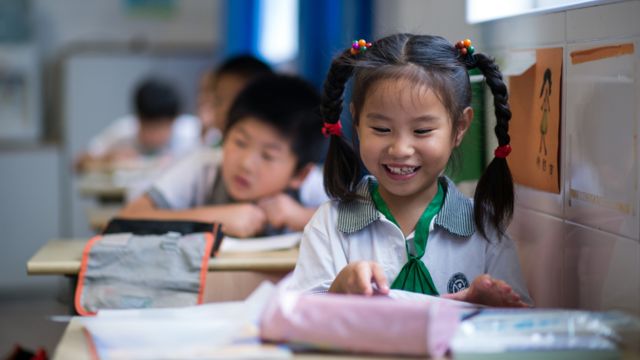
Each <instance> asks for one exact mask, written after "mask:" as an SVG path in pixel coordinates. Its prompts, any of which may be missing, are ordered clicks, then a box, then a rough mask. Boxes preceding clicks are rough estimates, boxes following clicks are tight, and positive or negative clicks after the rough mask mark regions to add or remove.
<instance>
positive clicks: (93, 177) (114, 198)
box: [78, 172, 127, 202]
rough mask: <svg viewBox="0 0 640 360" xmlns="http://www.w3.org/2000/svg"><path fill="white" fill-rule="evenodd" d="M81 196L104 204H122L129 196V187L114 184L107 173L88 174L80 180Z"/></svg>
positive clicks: (79, 189) (83, 175)
mask: <svg viewBox="0 0 640 360" xmlns="http://www.w3.org/2000/svg"><path fill="white" fill-rule="evenodd" d="M78 191H79V192H80V195H82V196H86V197H95V198H97V199H98V200H100V201H103V202H122V201H124V198H125V196H126V194H127V187H126V186H124V185H118V184H116V183H114V181H113V178H112V175H111V174H109V173H107V172H88V173H86V174H82V175H80V178H79V179H78Z"/></svg>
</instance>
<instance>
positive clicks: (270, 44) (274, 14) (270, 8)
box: [257, 0, 298, 64]
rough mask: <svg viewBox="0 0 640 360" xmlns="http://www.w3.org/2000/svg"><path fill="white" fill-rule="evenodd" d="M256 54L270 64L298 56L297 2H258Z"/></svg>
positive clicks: (263, 0)
mask: <svg viewBox="0 0 640 360" xmlns="http://www.w3.org/2000/svg"><path fill="white" fill-rule="evenodd" d="M258 6H259V14H260V16H259V19H258V21H259V24H258V34H257V35H258V52H259V53H260V55H261V56H262V57H264V58H265V59H266V60H267V61H269V62H270V63H272V64H279V63H283V62H287V61H290V60H293V59H294V58H295V57H296V56H297V55H298V0H260V1H259V3H258Z"/></svg>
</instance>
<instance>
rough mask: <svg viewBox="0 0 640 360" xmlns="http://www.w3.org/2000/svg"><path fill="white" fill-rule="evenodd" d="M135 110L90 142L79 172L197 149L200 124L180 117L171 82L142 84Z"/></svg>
mask: <svg viewBox="0 0 640 360" xmlns="http://www.w3.org/2000/svg"><path fill="white" fill-rule="evenodd" d="M133 107H134V112H135V113H134V114H132V115H127V116H124V117H121V118H119V119H117V120H116V121H114V122H113V123H112V124H111V125H109V126H108V127H107V128H106V129H104V130H103V131H102V132H100V133H99V134H98V135H97V136H95V137H94V138H93V139H91V141H90V142H89V146H88V149H87V151H86V152H85V153H83V154H82V155H80V157H79V158H78V160H77V161H76V168H77V169H78V170H85V169H87V168H88V167H90V166H91V165H97V166H110V165H114V164H117V163H118V162H122V161H127V160H134V159H138V158H145V157H159V156H167V157H175V156H179V155H182V154H185V153H187V152H189V151H191V150H193V149H194V148H196V147H197V146H198V144H199V136H200V132H201V125H200V123H199V121H198V119H197V118H196V117H194V116H191V115H179V113H180V98H179V96H178V93H177V91H176V90H175V89H174V88H173V86H172V85H171V84H169V83H168V82H165V81H163V80H160V79H154V78H150V79H146V80H144V81H142V82H141V83H140V84H139V85H138V86H137V88H136V90H135V93H134V96H133Z"/></svg>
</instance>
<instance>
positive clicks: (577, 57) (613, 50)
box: [570, 43, 634, 65]
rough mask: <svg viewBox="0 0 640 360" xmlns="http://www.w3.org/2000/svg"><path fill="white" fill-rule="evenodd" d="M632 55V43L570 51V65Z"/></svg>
mask: <svg viewBox="0 0 640 360" xmlns="http://www.w3.org/2000/svg"><path fill="white" fill-rule="evenodd" d="M633 53H634V46H633V43H627V44H618V45H609V46H601V47H597V48H592V49H586V50H576V51H572V52H571V54H570V56H571V63H572V64H574V65H575V64H582V63H586V62H589V61H596V60H602V59H606V58H611V57H617V56H622V55H629V54H633Z"/></svg>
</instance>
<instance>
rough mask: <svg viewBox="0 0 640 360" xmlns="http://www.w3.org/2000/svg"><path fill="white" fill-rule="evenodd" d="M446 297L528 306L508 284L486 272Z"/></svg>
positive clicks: (491, 303) (492, 304)
mask: <svg viewBox="0 0 640 360" xmlns="http://www.w3.org/2000/svg"><path fill="white" fill-rule="evenodd" d="M442 297H444V298H447V299H453V300H459V301H466V302H470V303H474V304H481V305H488V306H498V307H529V305H527V304H525V303H524V302H523V301H522V299H520V295H518V294H517V293H516V292H515V291H513V289H512V288H511V286H509V284H507V283H506V282H504V281H502V280H498V279H494V278H492V277H491V276H490V275H488V274H483V275H480V276H478V277H477V278H475V279H474V280H473V282H472V283H471V286H469V287H468V288H466V289H464V290H462V291H459V292H457V293H455V294H445V295H442Z"/></svg>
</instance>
